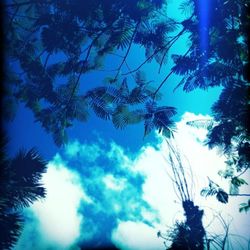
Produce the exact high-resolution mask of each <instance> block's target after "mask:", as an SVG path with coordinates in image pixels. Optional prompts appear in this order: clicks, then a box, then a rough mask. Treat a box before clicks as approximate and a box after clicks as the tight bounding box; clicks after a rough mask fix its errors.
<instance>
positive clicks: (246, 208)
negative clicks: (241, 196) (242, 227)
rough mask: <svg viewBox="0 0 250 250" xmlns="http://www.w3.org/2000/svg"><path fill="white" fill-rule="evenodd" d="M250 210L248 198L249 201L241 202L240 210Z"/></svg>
mask: <svg viewBox="0 0 250 250" xmlns="http://www.w3.org/2000/svg"><path fill="white" fill-rule="evenodd" d="M249 210H250V199H249V200H248V202H247V203H241V204H240V209H239V211H240V212H242V211H245V212H248V211H249Z"/></svg>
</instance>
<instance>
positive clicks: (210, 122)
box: [186, 119, 217, 130]
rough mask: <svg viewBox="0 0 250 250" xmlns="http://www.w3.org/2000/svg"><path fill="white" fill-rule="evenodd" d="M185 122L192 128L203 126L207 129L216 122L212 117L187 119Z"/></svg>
mask: <svg viewBox="0 0 250 250" xmlns="http://www.w3.org/2000/svg"><path fill="white" fill-rule="evenodd" d="M186 124H187V125H189V126H191V127H194V128H204V129H208V130H209V129H211V128H212V127H213V126H214V125H216V124H217V123H216V122H215V121H214V120H213V119H198V120H193V121H187V122H186Z"/></svg>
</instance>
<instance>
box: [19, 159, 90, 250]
mask: <svg viewBox="0 0 250 250" xmlns="http://www.w3.org/2000/svg"><path fill="white" fill-rule="evenodd" d="M42 181H43V183H44V185H45V187H46V191H47V195H46V198H45V199H44V200H42V201H37V202H35V203H34V204H33V205H32V206H31V207H30V208H29V212H30V213H32V216H33V217H34V218H35V220H36V229H35V230H36V231H37V232H36V233H37V234H39V235H40V237H41V238H42V239H43V244H44V246H43V247H45V246H46V245H47V247H48V246H50V245H53V249H66V248H67V247H69V246H71V245H72V244H73V243H74V242H75V240H76V239H77V238H78V237H79V235H80V224H81V221H82V215H80V214H79V213H78V208H79V206H80V202H81V201H83V200H84V199H85V200H86V202H87V201H88V197H87V196H86V194H84V191H83V190H82V188H81V186H80V179H79V176H78V174H77V173H76V172H73V171H71V170H69V169H68V168H67V166H65V165H64V162H63V161H62V159H61V158H60V156H59V155H56V156H55V158H54V160H53V161H51V162H50V163H49V164H48V170H47V173H46V174H44V176H43V180H42ZM34 218H33V219H34ZM28 226H29V224H27V225H26V227H28ZM26 240H27V239H26ZM20 241H25V235H23V236H22V237H21V238H20ZM39 241H41V239H35V241H34V245H35V246H36V245H38V244H40V242H39ZM20 245H23V243H22V244H20ZM35 248H36V247H35ZM17 249H19V248H17ZM21 249H22V248H20V250H21ZM26 249H27V248H26ZM36 249H38V248H36Z"/></svg>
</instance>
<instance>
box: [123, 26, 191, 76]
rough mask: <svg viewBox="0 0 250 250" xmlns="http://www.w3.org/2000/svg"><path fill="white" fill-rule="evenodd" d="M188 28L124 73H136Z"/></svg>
mask: <svg viewBox="0 0 250 250" xmlns="http://www.w3.org/2000/svg"><path fill="white" fill-rule="evenodd" d="M185 30H186V28H183V29H182V30H181V31H180V32H179V33H178V34H177V35H176V36H174V37H173V38H172V39H171V40H170V41H169V42H168V43H166V44H165V45H164V46H161V47H160V48H158V49H156V50H155V51H154V52H153V54H151V55H150V56H149V57H147V58H146V60H145V61H144V62H142V63H141V64H140V65H139V66H138V67H137V68H135V69H133V70H131V71H129V72H127V73H124V74H122V75H129V74H131V73H134V72H136V71H138V70H139V69H140V68H141V67H142V66H143V65H144V64H146V63H147V62H148V61H150V60H151V59H152V58H153V57H154V56H155V55H157V54H158V53H159V52H160V51H162V50H163V49H166V48H167V47H168V46H169V44H171V43H172V42H173V40H175V39H176V38H177V37H178V38H179V37H180V36H181V35H182V34H183V33H184V32H185ZM171 46H172V45H171Z"/></svg>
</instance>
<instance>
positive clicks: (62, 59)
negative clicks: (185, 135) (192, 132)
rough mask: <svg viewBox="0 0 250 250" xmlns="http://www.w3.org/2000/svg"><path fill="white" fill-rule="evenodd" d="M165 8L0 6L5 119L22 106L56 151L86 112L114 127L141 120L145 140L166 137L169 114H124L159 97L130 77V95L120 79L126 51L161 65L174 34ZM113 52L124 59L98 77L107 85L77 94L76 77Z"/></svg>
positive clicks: (141, 0) (141, 1)
mask: <svg viewBox="0 0 250 250" xmlns="http://www.w3.org/2000/svg"><path fill="white" fill-rule="evenodd" d="M165 7H166V4H164V3H163V1H161V0H159V1H145V0H137V1H130V2H128V1H125V0H119V1H102V0H95V1H91V4H90V3H88V2H86V1H66V0H63V1H60V3H59V2H58V1H55V0H51V1H41V0H36V1H30V2H29V1H28V2H21V1H9V2H8V3H6V4H5V5H4V14H5V16H4V19H5V23H6V25H5V27H8V29H6V30H5V33H6V36H5V46H6V75H5V82H6V84H5V85H6V89H7V87H8V92H7V91H6V97H7V98H6V101H5V103H6V105H7V103H10V102H11V105H8V106H9V107H12V106H13V108H11V109H10V110H9V111H8V113H7V114H6V115H5V118H7V119H10V118H11V117H13V116H14V112H15V108H14V107H15V103H17V102H19V101H21V102H24V103H25V105H26V107H28V108H30V109H31V110H32V112H33V113H34V116H35V118H36V121H37V122H40V123H41V125H42V126H43V127H44V128H45V130H46V131H47V132H48V133H52V135H53V138H54V141H55V143H56V144H57V145H58V146H60V145H62V144H64V143H67V128H68V127H71V126H72V125H73V123H74V121H75V120H78V121H81V122H85V121H86V120H87V119H88V116H89V113H90V110H92V111H93V112H94V113H95V114H96V115H97V116H98V117H100V118H101V119H105V120H112V121H113V123H114V125H115V127H117V128H123V127H124V126H126V125H128V124H133V123H138V122H141V121H145V135H146V134H148V133H149V132H150V131H151V130H152V129H153V128H154V127H155V128H157V129H158V130H159V131H160V132H163V133H164V134H166V135H169V134H170V133H169V131H170V130H169V126H171V124H172V122H171V121H170V116H172V115H173V114H174V113H175V112H174V109H173V108H171V107H169V108H168V107H162V108H161V110H158V111H157V112H156V113H155V114H152V115H151V114H150V115H148V114H147V113H146V112H147V111H146V110H143V106H142V107H141V111H134V110H133V111H130V110H131V107H132V106H137V107H138V105H140V104H144V103H153V102H154V101H155V100H157V98H159V94H158V93H155V91H156V90H155V89H153V88H152V87H151V86H150V85H149V84H148V82H146V81H145V77H143V76H142V74H140V72H139V71H138V70H136V72H135V78H132V79H133V80H130V82H131V86H132V85H134V87H133V88H131V89H128V87H127V83H126V81H127V80H126V78H125V77H124V76H122V74H121V70H123V69H124V68H125V66H126V65H127V62H126V60H127V57H128V55H129V53H130V49H131V46H132V44H138V45H140V46H142V47H144V48H145V53H146V54H145V55H146V57H147V58H148V59H147V60H146V61H150V60H152V59H155V60H156V61H157V62H158V63H160V64H163V63H164V62H165V57H166V53H167V50H168V49H169V48H168V46H170V45H171V43H172V42H173V41H171V42H170V43H169V42H168V33H169V32H172V31H173V30H175V28H176V23H175V21H174V20H172V19H170V18H168V17H166V16H164V15H163V14H161V15H160V16H159V12H161V11H162V9H164V8H165ZM120 51H121V52H123V51H125V54H124V56H121V62H119V65H117V69H116V70H115V71H114V73H115V74H114V75H113V76H109V77H107V78H106V80H107V82H108V83H109V85H111V86H101V87H99V86H100V84H98V83H97V84H96V83H95V85H99V86H98V87H96V88H95V87H92V88H91V89H90V90H89V91H87V92H86V93H83V94H82V92H83V91H82V90H81V89H82V87H81V86H82V85H83V83H82V81H83V80H82V78H81V77H82V76H83V75H84V74H87V73H90V72H91V71H95V70H99V69H103V68H104V66H103V62H104V60H105V59H106V57H107V56H110V57H111V56H117V52H120ZM10 64H12V65H14V68H13V66H10ZM13 69H14V70H13ZM16 79H19V80H18V81H17V80H16ZM120 82H122V83H121V84H120ZM84 88H85V87H84ZM87 89H89V88H87ZM157 92H158V91H157ZM80 93H81V94H80ZM146 106H148V104H146ZM133 109H134V108H133ZM171 109H172V111H170V110H171ZM128 110H129V111H128ZM122 112H124V113H122ZM131 112H132V113H131ZM118 113H119V114H118ZM170 113H171V115H170ZM148 116H151V117H152V119H149V118H148ZM146 120H147V121H146ZM148 123H150V125H149V124H148Z"/></svg>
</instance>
